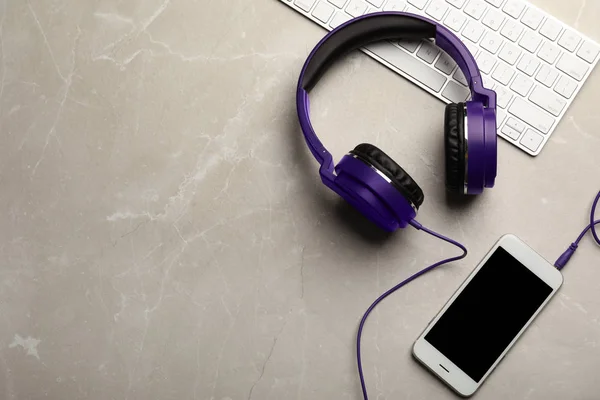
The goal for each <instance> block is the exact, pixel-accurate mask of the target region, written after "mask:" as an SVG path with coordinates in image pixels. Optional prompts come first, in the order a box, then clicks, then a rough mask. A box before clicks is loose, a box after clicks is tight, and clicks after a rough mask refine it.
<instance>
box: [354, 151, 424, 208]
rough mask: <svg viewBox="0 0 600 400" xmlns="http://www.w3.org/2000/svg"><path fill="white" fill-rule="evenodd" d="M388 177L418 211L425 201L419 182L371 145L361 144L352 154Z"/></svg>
mask: <svg viewBox="0 0 600 400" xmlns="http://www.w3.org/2000/svg"><path fill="white" fill-rule="evenodd" d="M350 154H353V155H355V156H357V157H358V158H360V159H362V160H363V161H365V162H367V164H370V165H372V166H373V167H375V168H376V169H377V170H378V171H380V172H382V173H383V174H384V175H385V176H387V177H388V178H389V179H390V181H391V182H392V185H394V187H395V188H396V189H397V190H398V191H399V192H400V193H401V194H402V196H404V197H405V198H406V199H407V200H409V201H410V202H411V203H412V204H413V205H414V206H415V207H416V208H417V209H418V208H419V207H421V204H423V201H424V200H425V195H424V194H423V190H421V188H420V187H419V185H418V184H417V182H416V181H415V180H414V179H413V178H412V177H411V176H410V175H409V174H408V173H407V172H406V171H405V170H404V169H403V168H402V167H401V166H400V165H398V163H397V162H396V161H394V160H393V159H392V158H391V157H390V156H388V155H387V154H385V153H384V152H383V151H382V150H380V149H379V148H378V147H376V146H373V145H372V144H369V143H362V144H359V145H358V146H356V147H355V148H354V150H352V151H351V152H350Z"/></svg>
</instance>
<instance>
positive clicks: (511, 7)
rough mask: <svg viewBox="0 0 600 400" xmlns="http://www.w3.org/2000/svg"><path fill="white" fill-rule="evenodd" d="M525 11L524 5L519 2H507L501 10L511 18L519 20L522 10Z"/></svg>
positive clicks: (516, 0)
mask: <svg viewBox="0 0 600 400" xmlns="http://www.w3.org/2000/svg"><path fill="white" fill-rule="evenodd" d="M524 9H525V4H524V3H522V2H521V1H519V0H508V1H507V2H506V4H505V5H504V8H502V11H504V12H505V13H507V14H508V15H510V16H511V17H513V18H519V16H520V15H521V13H522V12H523V10H524Z"/></svg>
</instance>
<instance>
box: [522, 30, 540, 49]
mask: <svg viewBox="0 0 600 400" xmlns="http://www.w3.org/2000/svg"><path fill="white" fill-rule="evenodd" d="M540 43H542V37H541V36H540V35H538V34H537V33H534V32H531V31H527V32H525V33H524V34H523V37H522V38H521V40H520V41H519V46H521V47H522V48H524V49H525V50H527V51H528V52H530V53H534V52H535V51H536V50H537V48H538V47H539V46H540Z"/></svg>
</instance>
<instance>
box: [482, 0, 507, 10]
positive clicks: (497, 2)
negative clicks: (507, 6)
mask: <svg viewBox="0 0 600 400" xmlns="http://www.w3.org/2000/svg"><path fill="white" fill-rule="evenodd" d="M485 1H487V2H488V3H490V4H491V5H493V6H494V7H496V8H498V7H500V6H501V5H502V3H504V0H485Z"/></svg>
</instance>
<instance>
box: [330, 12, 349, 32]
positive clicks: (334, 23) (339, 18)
mask: <svg viewBox="0 0 600 400" xmlns="http://www.w3.org/2000/svg"><path fill="white" fill-rule="evenodd" d="M351 19H352V17H351V16H349V15H348V14H346V13H345V12H343V11H339V12H337V13H336V14H335V15H334V16H333V18H332V19H331V21H330V22H329V26H331V27H332V28H337V27H338V26H340V25H341V24H343V23H345V22H348V21H350V20H351Z"/></svg>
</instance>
